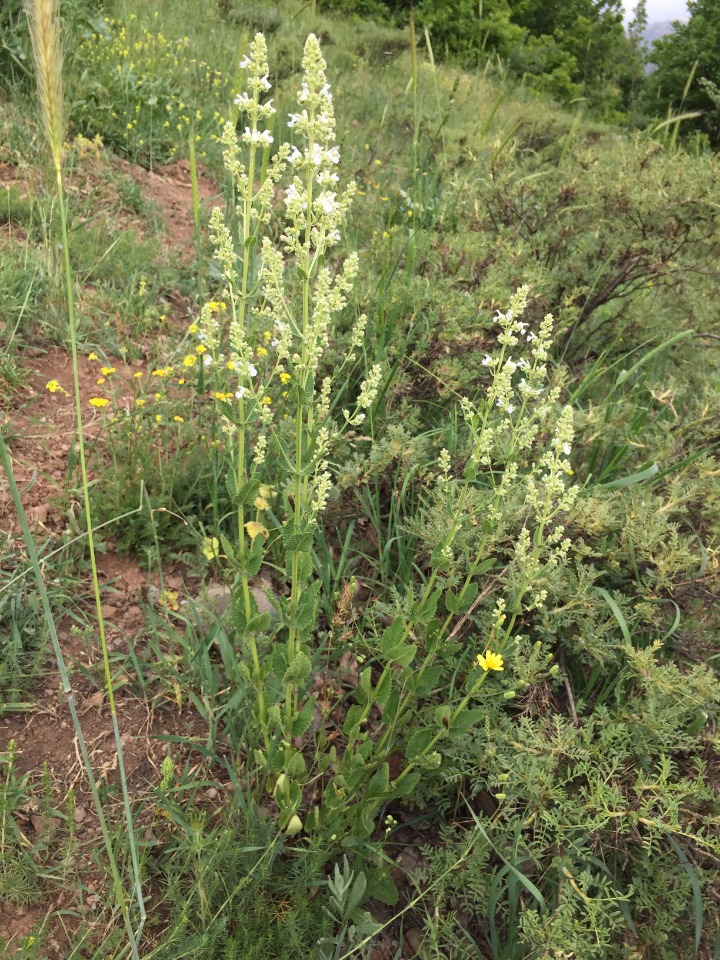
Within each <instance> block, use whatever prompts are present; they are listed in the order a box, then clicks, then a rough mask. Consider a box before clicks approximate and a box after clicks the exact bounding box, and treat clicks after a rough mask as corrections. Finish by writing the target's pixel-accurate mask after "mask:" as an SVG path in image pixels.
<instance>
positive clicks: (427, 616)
mask: <svg viewBox="0 0 720 960" xmlns="http://www.w3.org/2000/svg"><path fill="white" fill-rule="evenodd" d="M441 594H442V590H434V591H433V592H432V593H431V594H430V596H429V597H428V598H427V600H426V601H425V603H424V604H423V605H422V607H420V609H419V610H418V611H417V613H416V614H415V619H416V620H417V622H418V623H422V624H423V625H425V624H428V623H430V621H431V620H432V618H433V617H434V616H435V611H436V610H437V605H438V600H439V599H440V596H441Z"/></svg>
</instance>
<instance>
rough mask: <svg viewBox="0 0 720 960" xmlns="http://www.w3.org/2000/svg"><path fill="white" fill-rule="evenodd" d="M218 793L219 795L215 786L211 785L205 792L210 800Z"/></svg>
mask: <svg viewBox="0 0 720 960" xmlns="http://www.w3.org/2000/svg"><path fill="white" fill-rule="evenodd" d="M217 795H218V792H217V790H216V789H215V787H210V788H209V790H208V791H207V793H206V794H205V796H206V797H207V798H208V800H214V799H215V798H216V797H217Z"/></svg>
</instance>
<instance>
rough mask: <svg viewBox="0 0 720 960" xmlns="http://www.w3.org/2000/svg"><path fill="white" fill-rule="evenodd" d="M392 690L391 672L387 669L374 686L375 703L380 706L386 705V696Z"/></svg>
mask: <svg viewBox="0 0 720 960" xmlns="http://www.w3.org/2000/svg"><path fill="white" fill-rule="evenodd" d="M391 690H392V674H391V673H390V671H389V670H388V672H387V673H383V675H382V676H381V677H380V680H379V681H378V685H377V686H376V687H375V694H374V698H375V703H377V704H378V706H380V707H384V706H386V704H387V702H388V697H389V696H390V691H391Z"/></svg>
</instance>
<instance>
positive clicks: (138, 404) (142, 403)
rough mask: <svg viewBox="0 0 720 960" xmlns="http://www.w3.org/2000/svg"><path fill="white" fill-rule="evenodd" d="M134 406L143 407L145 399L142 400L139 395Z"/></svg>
mask: <svg viewBox="0 0 720 960" xmlns="http://www.w3.org/2000/svg"><path fill="white" fill-rule="evenodd" d="M135 406H136V407H144V406H145V401H144V400H143V398H142V397H139V398H138V399H137V400H136V401H135Z"/></svg>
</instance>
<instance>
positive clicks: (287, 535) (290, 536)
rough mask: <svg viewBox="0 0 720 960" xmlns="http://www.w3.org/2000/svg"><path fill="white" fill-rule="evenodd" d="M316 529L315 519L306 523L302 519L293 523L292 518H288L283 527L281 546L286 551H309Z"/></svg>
mask: <svg viewBox="0 0 720 960" xmlns="http://www.w3.org/2000/svg"><path fill="white" fill-rule="evenodd" d="M316 530H317V524H316V523H315V521H311V522H310V523H308V522H307V521H304V520H303V521H301V522H300V523H295V521H294V520H292V519H291V520H288V521H287V523H286V524H285V526H284V527H283V546H284V547H285V549H286V550H288V551H294V552H300V553H309V552H310V551H311V550H312V545H313V539H314V537H315V531H316Z"/></svg>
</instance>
